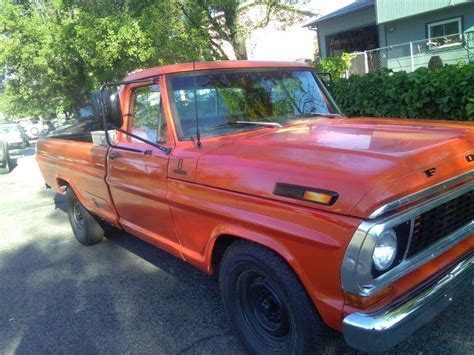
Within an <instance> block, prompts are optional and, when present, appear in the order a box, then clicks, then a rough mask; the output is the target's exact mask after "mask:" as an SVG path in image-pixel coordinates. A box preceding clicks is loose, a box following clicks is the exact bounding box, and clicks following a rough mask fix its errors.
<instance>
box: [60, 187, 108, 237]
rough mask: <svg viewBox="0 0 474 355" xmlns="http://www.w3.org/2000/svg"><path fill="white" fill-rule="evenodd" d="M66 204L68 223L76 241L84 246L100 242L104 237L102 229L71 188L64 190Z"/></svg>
mask: <svg viewBox="0 0 474 355" xmlns="http://www.w3.org/2000/svg"><path fill="white" fill-rule="evenodd" d="M66 204H67V215H68V217H69V223H71V227H72V231H73V233H74V236H75V237H76V239H77V241H78V242H79V243H81V244H82V245H86V246H89V245H94V244H97V243H100V242H101V241H102V239H104V230H103V229H102V227H101V226H100V224H99V223H98V222H97V221H96V219H95V217H94V216H93V215H92V214H91V213H90V212H89V211H88V210H87V209H86V208H85V207H84V206H83V205H82V204H81V203H80V202H79V200H78V199H77V197H76V195H75V194H74V191H72V189H71V188H68V189H67V190H66Z"/></svg>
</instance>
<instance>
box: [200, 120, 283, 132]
mask: <svg viewBox="0 0 474 355" xmlns="http://www.w3.org/2000/svg"><path fill="white" fill-rule="evenodd" d="M238 124H242V125H246V124H250V125H259V126H271V127H283V126H282V125H281V124H279V123H278V122H254V121H235V122H229V123H223V124H218V125H215V126H210V127H205V128H204V129H205V130H206V131H210V130H211V129H216V128H225V127H229V126H234V125H238Z"/></svg>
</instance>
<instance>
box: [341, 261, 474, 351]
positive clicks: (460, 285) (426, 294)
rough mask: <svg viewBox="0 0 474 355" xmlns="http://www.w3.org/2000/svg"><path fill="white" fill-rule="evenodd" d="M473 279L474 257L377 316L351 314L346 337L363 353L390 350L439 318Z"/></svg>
mask: <svg viewBox="0 0 474 355" xmlns="http://www.w3.org/2000/svg"><path fill="white" fill-rule="evenodd" d="M473 279H474V255H471V256H470V257H468V258H467V259H464V260H463V261H461V262H459V263H458V264H457V265H456V266H454V267H452V268H451V269H450V270H449V271H448V272H447V273H445V274H444V276H442V277H441V278H440V279H438V280H436V281H435V282H432V283H430V284H428V286H426V287H424V288H423V289H422V290H420V291H418V292H417V293H416V294H414V295H413V296H411V297H410V298H408V299H405V300H403V301H401V302H397V303H394V304H391V305H390V306H388V307H386V308H383V309H381V310H379V311H376V312H374V313H363V312H357V313H353V314H350V315H348V316H347V317H346V318H344V322H343V333H344V338H345V339H346V342H347V343H348V344H349V345H350V346H352V347H354V348H356V349H359V350H363V351H376V352H379V351H385V350H388V349H390V348H391V347H393V346H394V345H396V344H397V343H399V342H400V341H401V340H403V339H404V338H405V337H407V336H408V335H410V334H412V333H413V332H414V331H415V330H417V329H418V328H420V327H421V326H423V325H424V324H426V323H428V322H429V321H430V320H431V319H433V318H434V317H435V316H436V315H438V314H439V313H440V312H441V311H442V310H443V309H444V308H446V306H448V304H450V303H451V301H452V300H453V299H454V298H455V297H456V296H458V295H459V294H460V293H462V291H463V290H465V289H466V288H467V287H468V286H469V285H471V284H472V282H473Z"/></svg>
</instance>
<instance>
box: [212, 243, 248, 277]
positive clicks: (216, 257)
mask: <svg viewBox="0 0 474 355" xmlns="http://www.w3.org/2000/svg"><path fill="white" fill-rule="evenodd" d="M240 239H241V238H238V237H235V236H233V235H222V236H220V237H218V238H217V240H216V242H215V244H214V249H213V250H212V259H211V260H212V270H213V271H214V272H215V273H216V274H218V273H219V266H220V264H221V261H222V257H223V256H224V253H225V251H226V250H227V248H228V247H230V246H231V244H232V243H234V242H235V241H237V240H240Z"/></svg>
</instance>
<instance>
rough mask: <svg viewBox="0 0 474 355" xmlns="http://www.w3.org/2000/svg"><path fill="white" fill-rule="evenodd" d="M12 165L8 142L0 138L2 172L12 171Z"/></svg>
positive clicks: (0, 167)
mask: <svg viewBox="0 0 474 355" xmlns="http://www.w3.org/2000/svg"><path fill="white" fill-rule="evenodd" d="M11 165H12V164H11V160H10V151H9V149H8V143H7V142H6V141H3V140H0V174H8V173H9V172H10V171H11Z"/></svg>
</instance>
